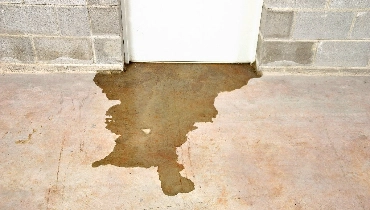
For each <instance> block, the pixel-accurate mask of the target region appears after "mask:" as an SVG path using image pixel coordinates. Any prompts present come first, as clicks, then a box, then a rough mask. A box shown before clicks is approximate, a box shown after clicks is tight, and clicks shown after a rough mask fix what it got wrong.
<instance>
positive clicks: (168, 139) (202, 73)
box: [92, 63, 256, 196]
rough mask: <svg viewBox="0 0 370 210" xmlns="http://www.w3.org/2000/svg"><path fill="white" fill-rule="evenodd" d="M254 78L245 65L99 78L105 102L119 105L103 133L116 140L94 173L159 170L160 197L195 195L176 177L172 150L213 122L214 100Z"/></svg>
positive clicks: (140, 69)
mask: <svg viewBox="0 0 370 210" xmlns="http://www.w3.org/2000/svg"><path fill="white" fill-rule="evenodd" d="M253 77H256V75H255V73H254V72H253V68H251V66H250V65H248V64H243V65H242V64H144V63H134V64H131V65H129V66H128V68H127V71H126V72H110V73H106V72H105V73H104V72H101V73H98V74H96V76H95V78H94V82H95V84H96V85H97V86H99V87H100V88H101V89H102V92H103V93H105V94H106V96H107V98H108V99H109V100H120V102H121V103H120V104H118V105H115V106H112V107H111V108H110V109H109V110H108V111H107V112H106V115H107V118H106V124H107V126H106V128H107V129H109V130H110V131H112V132H113V133H115V134H117V135H119V137H118V138H117V139H116V146H115V147H114V149H113V151H112V152H111V153H110V154H109V155H108V156H106V157H105V158H104V159H102V160H99V161H96V162H94V163H93V164H92V166H93V167H98V166H101V165H107V164H110V165H114V166H118V167H142V168H149V167H152V166H155V167H158V174H159V179H160V181H161V187H162V190H163V193H164V194H166V195H170V196H172V195H176V194H178V193H188V192H191V191H192V190H194V183H193V182H192V181H191V180H190V179H188V178H186V177H182V176H181V175H180V171H182V170H183V169H184V167H183V165H181V164H179V163H177V158H178V156H177V154H176V148H177V147H180V146H181V145H182V144H183V143H185V142H186V140H187V137H186V134H187V133H188V132H189V131H192V130H194V129H195V127H194V126H193V125H194V123H195V122H208V121H211V120H212V118H214V117H216V115H217V110H216V109H215V107H214V106H213V103H214V99H215V98H216V96H217V94H218V93H220V92H223V91H232V90H235V89H238V88H241V87H242V86H244V85H246V84H247V82H248V80H249V79H251V78H253Z"/></svg>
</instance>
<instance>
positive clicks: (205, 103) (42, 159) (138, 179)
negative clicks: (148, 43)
mask: <svg viewBox="0 0 370 210" xmlns="http://www.w3.org/2000/svg"><path fill="white" fill-rule="evenodd" d="M134 65H135V64H134ZM160 65H162V66H160ZM160 65H158V64H157V65H154V66H147V65H144V64H138V65H137V66H136V67H135V68H137V69H136V70H141V71H138V72H137V73H134V72H133V71H131V73H128V74H130V75H131V76H130V77H128V76H127V77H126V74H125V75H122V74H117V75H114V74H111V75H109V74H98V75H95V74H91V73H85V74H84V73H81V74H77V73H74V74H5V75H1V76H0V90H1V91H0V144H1V145H0V159H1V162H0V209H370V181H369V180H370V127H369V125H370V95H369V94H368V93H367V92H368V90H369V88H370V77H346V76H340V77H339V76H292V75H279V76H272V75H270V76H269V75H265V76H262V77H261V78H253V79H251V80H249V82H248V84H247V81H248V79H249V78H252V77H253V74H252V73H250V72H249V68H248V67H241V66H235V65H234V66H228V65H216V66H215V65H213V66H212V65H210V66H209V65H208V66H207V65H199V64H198V65H190V64H183V65H178V66H174V65H172V66H171V65H170V66H163V65H165V64H160ZM151 69H153V70H155V73H153V72H152V71H151ZM161 69H162V70H161ZM163 69H167V70H168V69H171V70H174V71H173V72H172V73H171V71H165V70H163ZM187 71H188V72H187ZM192 71H193V72H197V73H194V74H193V75H194V77H191V75H192V74H189V72H192ZM129 72H130V71H129ZM212 72H213V73H212ZM228 72H233V75H234V76H232V75H230V74H228ZM247 72H249V73H247ZM235 75H236V76H235ZM102 78H109V79H103V80H104V81H105V83H104V82H103V83H104V84H109V83H107V82H106V81H110V83H112V86H109V85H108V89H107V87H105V88H104V87H103V85H102ZM116 78H119V79H117V80H116ZM127 78H133V79H132V80H131V79H127ZM183 81H185V82H183ZM235 81H238V82H235ZM207 86H211V87H212V88H209V87H207ZM109 87H114V88H113V89H110V88H109ZM101 88H102V89H101ZM211 89H212V91H210V90H211ZM139 90H140V91H139ZM143 91H144V92H143ZM161 93H163V94H161ZM171 94H172V95H171ZM125 96H126V97H125ZM212 97H214V99H213V98H212ZM213 100H214V101H213ZM189 101H190V102H189ZM213 103H214V105H213ZM183 105H184V106H183ZM188 106H190V107H188ZM166 110H171V111H170V112H169V113H168V112H167V111H166ZM182 110H184V112H182ZM117 113H118V114H117ZM125 113H127V116H126V114H125ZM194 113H195V114H194ZM202 113H203V115H202ZM106 114H108V116H106ZM149 115H151V116H150V117H148V116H149ZM152 115H153V116H152ZM166 119H168V120H166ZM176 119H179V120H178V121H176ZM193 121H194V126H195V127H192V125H189V123H192V122H193ZM184 122H186V123H184ZM166 126H167V129H166ZM106 127H107V128H106ZM158 129H159V131H157V130H158ZM187 130H189V131H187ZM125 131H126V132H125ZM183 135H185V136H183ZM172 139H173V140H172ZM135 140H137V142H140V144H136V141H135ZM115 141H116V142H115ZM125 142H130V143H127V144H126V145H125ZM157 144H162V145H163V148H168V149H164V150H161V148H162V147H158V146H155V145H157ZM119 145H125V146H123V147H122V146H119ZM145 148H146V149H145ZM148 148H150V149H148ZM117 151H118V153H117ZM143 151H147V152H149V153H147V156H148V157H147V159H145V160H146V161H142V160H141V159H140V158H138V157H142V156H143V155H142V154H141V153H142V152H143ZM174 151H175V152H176V153H174ZM117 154H118V155H117ZM138 154H139V155H138ZM168 154H169V155H168ZM167 155H168V156H167ZM107 157H114V158H110V159H109V158H107ZM120 157H122V158H120ZM133 157H135V158H133ZM150 157H152V160H151V158H150ZM108 159H109V161H107V162H104V163H106V164H102V163H103V162H101V160H108ZM174 159H175V160H177V161H176V162H175V163H174V162H173V160H174ZM157 160H161V161H162V162H165V163H166V164H164V165H160V163H157V162H156V161H157ZM167 160H170V161H167ZM99 161H100V162H99ZM94 163H99V164H95V165H94ZM98 165H99V167H96V166H98ZM161 166H162V168H164V169H163V170H162V171H161V170H160V169H159V168H160V167H161ZM171 167H173V168H177V169H176V170H174V171H175V172H176V171H177V172H176V173H170V174H175V175H176V174H178V173H180V175H176V176H175V177H177V178H173V177H172V176H169V178H168V176H165V175H163V174H168V173H167V172H168V170H167V169H168V168H171ZM181 169H183V170H181ZM161 173H162V175H161ZM161 176H162V178H163V179H161ZM171 177H172V178H171ZM163 180H165V181H166V180H167V182H165V183H167V184H165V185H164V181H163ZM168 180H170V181H168ZM177 180H182V181H184V180H188V181H186V182H187V184H190V185H189V186H190V188H187V187H186V186H188V185H186V186H185V188H183V187H184V186H183V182H182V181H180V185H179V184H178V183H177V182H176V181H177ZM191 183H192V184H193V185H192V184H191ZM174 186H175V187H174ZM176 186H177V187H176ZM179 186H180V187H179ZM181 186H182V187H181ZM189 186H188V187H189ZM166 187H167V188H166ZM166 189H169V191H166Z"/></svg>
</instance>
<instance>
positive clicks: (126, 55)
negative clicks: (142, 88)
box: [119, 0, 264, 66]
mask: <svg viewBox="0 0 370 210" xmlns="http://www.w3.org/2000/svg"><path fill="white" fill-rule="evenodd" d="M127 1H128V0H120V1H119V3H120V8H121V9H120V10H121V28H122V36H121V38H122V42H121V50H122V61H123V62H122V64H123V66H124V65H125V64H129V63H130V50H129V45H130V37H129V34H130V33H129V21H128V10H127V8H128V7H127V5H128V3H127ZM263 2H264V0H261V8H260V9H261V10H260V11H261V12H260V15H259V19H258V30H257V36H256V42H258V36H259V29H260V25H261V18H262V7H263ZM246 27H247V26H246ZM255 46H256V49H255V51H256V53H255V56H254V57H255V58H254V59H255V60H254V62H255V61H256V55H257V47H258V46H257V43H256V45H255ZM252 63H253V62H252Z"/></svg>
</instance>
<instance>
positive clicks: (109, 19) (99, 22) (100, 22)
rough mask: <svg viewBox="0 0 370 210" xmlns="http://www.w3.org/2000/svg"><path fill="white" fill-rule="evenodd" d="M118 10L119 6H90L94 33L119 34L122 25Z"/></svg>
mask: <svg viewBox="0 0 370 210" xmlns="http://www.w3.org/2000/svg"><path fill="white" fill-rule="evenodd" d="M118 11H119V10H118V7H109V8H96V7H91V8H89V12H90V17H91V27H92V33H93V34H95V35H102V34H114V35H119V34H120V32H121V27H120V22H119V21H120V18H119V17H120V16H119V13H118Z"/></svg>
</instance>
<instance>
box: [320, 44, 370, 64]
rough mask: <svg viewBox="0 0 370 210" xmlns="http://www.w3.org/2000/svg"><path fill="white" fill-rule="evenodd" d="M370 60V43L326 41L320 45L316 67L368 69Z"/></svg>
mask: <svg viewBox="0 0 370 210" xmlns="http://www.w3.org/2000/svg"><path fill="white" fill-rule="evenodd" d="M369 58H370V41H369V42H367V41H357V42H356V41H325V42H322V43H320V44H319V46H318V48H317V55H316V61H315V65H316V66H333V67H366V66H367V65H368V62H369Z"/></svg>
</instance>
